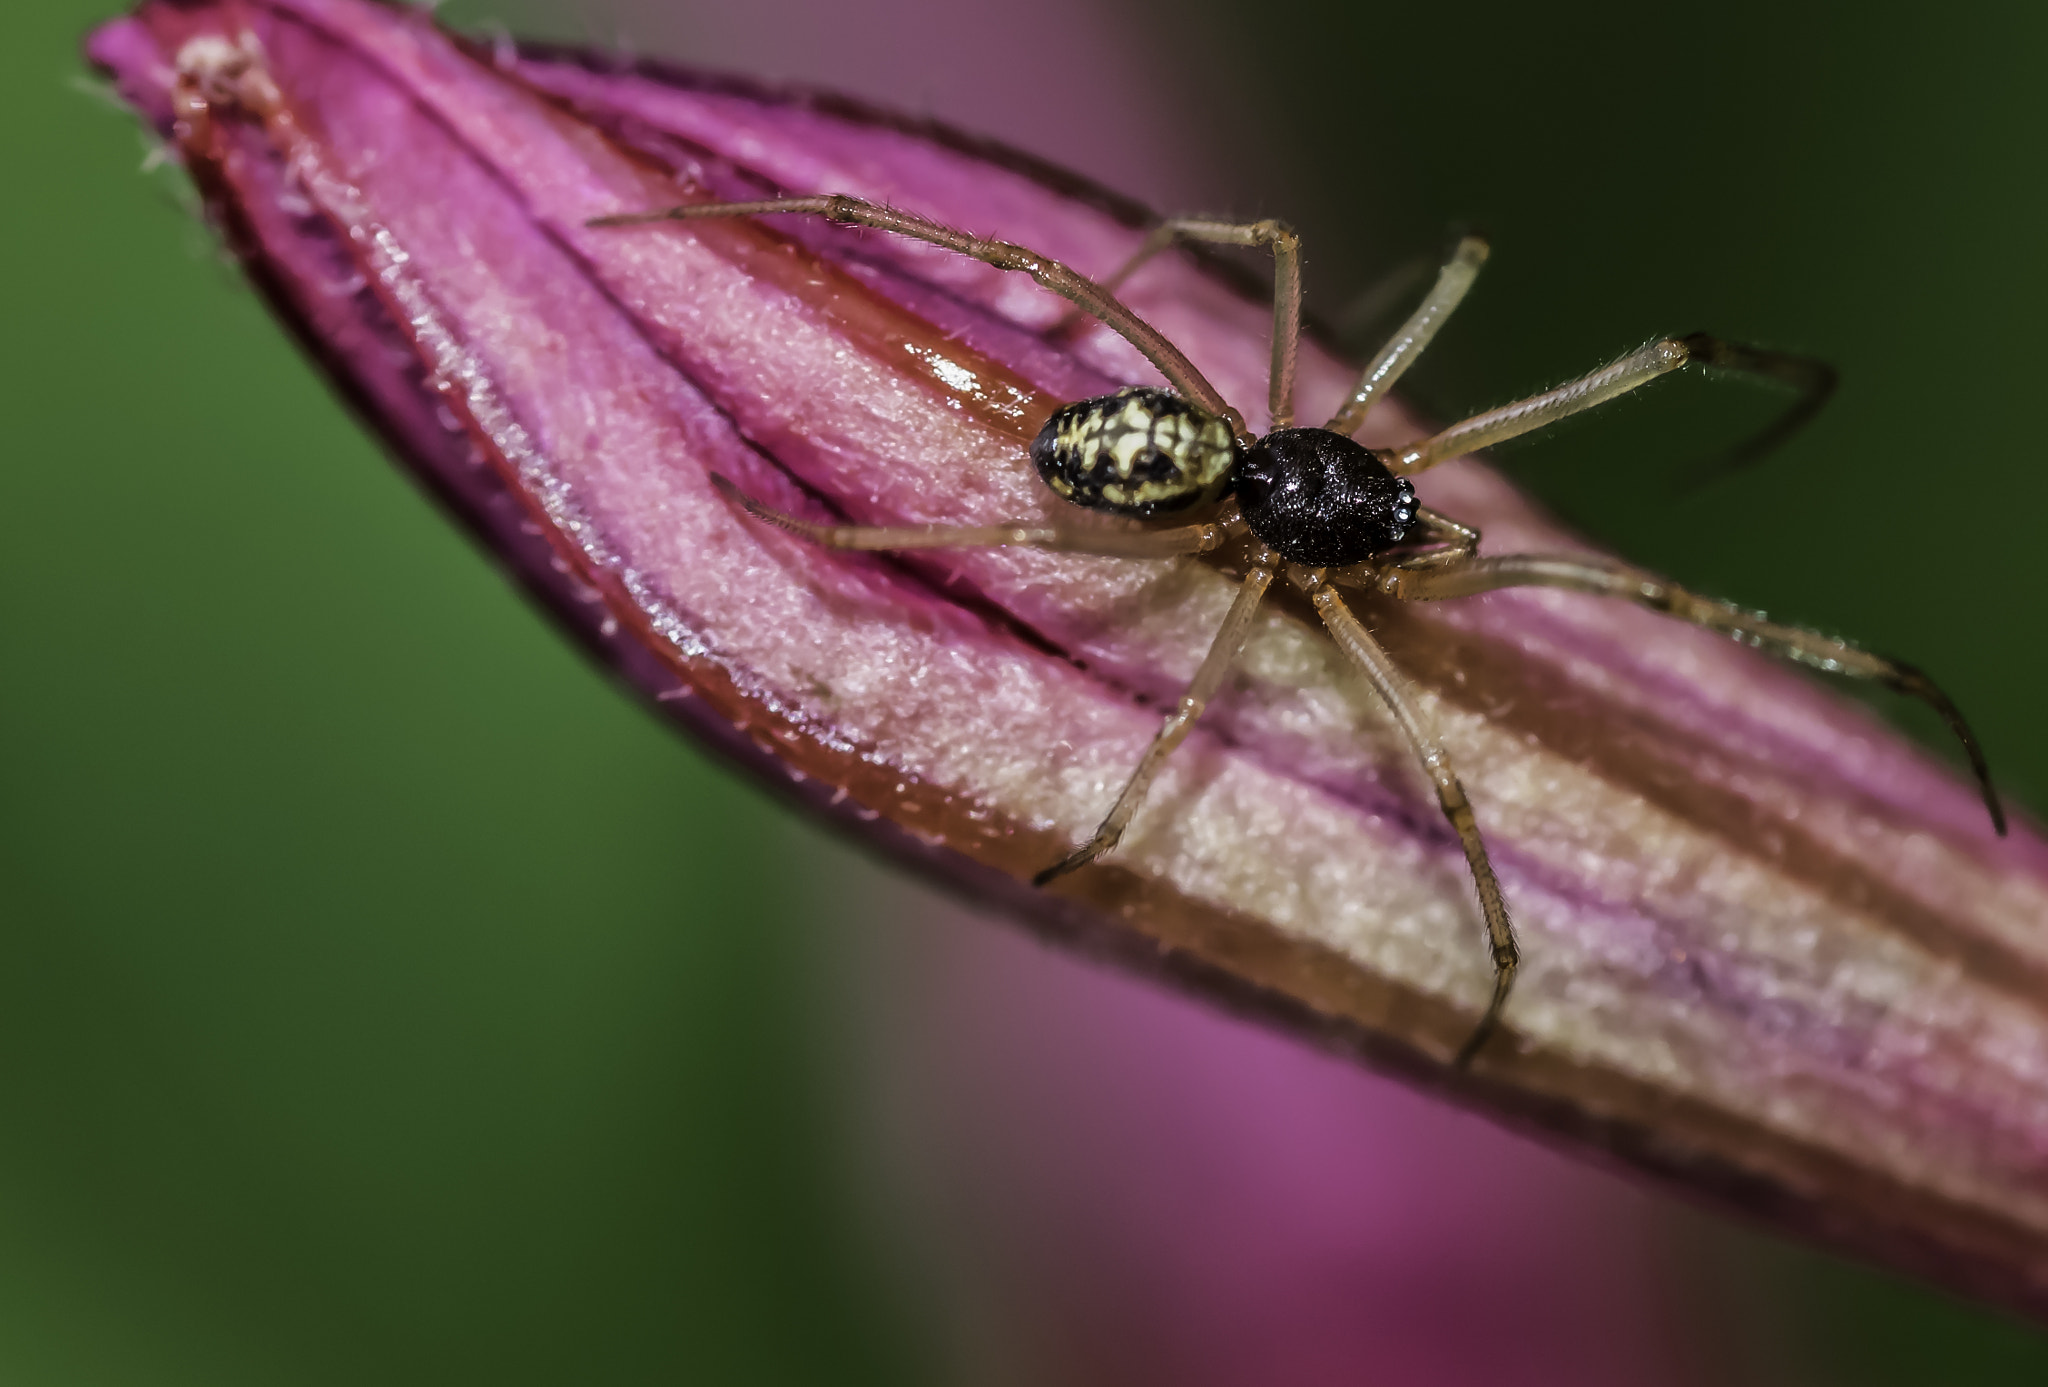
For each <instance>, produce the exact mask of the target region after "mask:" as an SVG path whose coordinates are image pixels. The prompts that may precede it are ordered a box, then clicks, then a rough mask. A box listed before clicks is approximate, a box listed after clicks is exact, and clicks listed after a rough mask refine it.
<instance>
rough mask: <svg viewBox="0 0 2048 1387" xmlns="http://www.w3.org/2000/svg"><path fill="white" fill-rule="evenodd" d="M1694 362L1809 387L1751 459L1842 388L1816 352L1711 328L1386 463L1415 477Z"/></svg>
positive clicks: (1748, 449)
mask: <svg viewBox="0 0 2048 1387" xmlns="http://www.w3.org/2000/svg"><path fill="white" fill-rule="evenodd" d="M1694 365H1696V366H1700V367H1704V368H1706V369H1708V370H1717V371H1731V372H1735V373H1738V374H1742V375H1748V376H1754V377H1757V378H1759V379H1764V380H1771V381H1776V382H1779V383H1780V384H1790V385H1794V386H1797V387H1798V388H1799V389H1800V390H1801V391H1802V392H1803V393H1802V397H1801V398H1800V399H1798V400H1795V401H1794V402H1793V404H1792V406H1791V408H1789V409H1788V410H1786V411H1785V413H1784V414H1783V415H1782V416H1781V417H1780V418H1779V419H1778V420H1777V421H1776V422H1775V423H1773V424H1772V425H1771V426H1770V427H1769V428H1767V429H1765V430H1764V431H1763V432H1762V433H1760V434H1758V435H1757V436H1756V437H1755V438H1753V439H1751V440H1749V442H1747V443H1745V444H1742V445H1741V446H1739V447H1738V448H1736V449H1735V450H1734V456H1735V457H1736V458H1737V459H1738V460H1739V461H1741V462H1745V463H1746V462H1752V461H1754V460H1755V459H1756V458H1758V457H1760V456H1762V454H1763V453H1764V452H1766V451H1768V450H1770V449H1772V448H1775V447H1777V446H1778V445H1779V444H1780V443H1783V442H1784V441H1785V440H1786V439H1787V438H1789V437H1791V436H1792V434H1793V433H1794V432H1795V431H1796V430H1798V429H1800V428H1802V427H1804V426H1805V424H1806V423H1807V421H1808V420H1810V419H1812V418H1813V416H1814V415H1815V414H1817V413H1819V411H1820V408H1821V406H1822V405H1824V404H1826V403H1827V399H1828V396H1829V395H1830V394H1832V393H1833V391H1834V388H1835V384H1834V382H1835V373H1834V370H1833V368H1832V367H1830V366H1828V365H1826V364H1825V363H1824V362H1819V361H1815V360H1814V359H1813V358H1811V357H1804V356H1793V355H1790V354H1789V353H1786V352H1774V351H1767V350H1765V349H1763V348H1761V347H1748V346H1743V345H1741V344H1740V343H1736V342H1725V341H1723V340H1721V339H1720V338H1718V337H1710V336H1708V335H1707V334H1706V333H1704V332H1695V333H1692V334H1691V335H1689V336H1686V337H1660V338H1659V339H1657V340H1656V341H1655V342H1652V343H1650V344H1649V345H1647V346H1644V347H1639V348H1637V349H1636V350H1635V351H1632V352H1630V353H1629V354H1628V355H1627V356H1625V357H1623V358H1621V360H1619V361H1616V362H1613V363H1611V364H1609V365H1606V366H1603V367H1601V368H1600V369H1599V370H1597V371H1593V372H1589V373H1588V374H1586V375H1584V376H1581V377H1579V379H1577V380H1574V381H1567V382H1566V383H1565V384H1563V385H1560V386H1558V387H1557V388H1556V389H1555V390H1546V391H1544V392H1543V393H1542V394H1540V395H1531V396H1530V397H1529V398H1528V399H1526V400H1516V401H1515V402H1514V403H1512V404H1506V405H1502V406H1501V407H1500V408H1498V409H1490V410H1487V411H1486V412H1485V413H1484V414H1475V415H1473V416H1472V417H1471V418H1470V419H1466V420H1463V421H1462V422H1460V423H1456V424H1453V425H1451V427H1449V428H1447V429H1444V430H1443V431H1441V432H1439V433H1435V434H1432V435H1430V436H1429V437H1428V438H1419V439H1417V440H1415V441H1414V442H1413V443H1408V444H1404V445H1403V446H1401V447H1398V448H1390V449H1388V450H1386V451H1385V452H1383V453H1381V454H1380V460H1381V461H1382V462H1384V463H1385V464H1386V465H1387V470H1388V471H1390V472H1392V473H1393V474H1394V475H1395V476H1397V477H1410V476H1413V475H1415V474H1416V473H1417V472H1423V471H1427V470H1428V469H1429V468H1432V467H1434V466H1436V465H1437V464H1438V463H1440V462H1446V461H1449V460H1450V459H1451V458H1455V457H1462V456H1464V455H1465V454H1466V453H1476V452H1478V451H1479V450H1480V449H1482V448H1491V447H1492V446H1493V445H1494V444H1496V443H1505V442H1506V441H1507V440H1509V439H1511V438H1519V437H1521V436H1522V435H1523V434H1525V433H1532V432H1534V431H1535V430H1537V429H1540V428H1543V427H1545V426H1546V425H1549V424H1554V423H1556V422H1558V421H1559V420H1560V419H1568V418H1570V417H1571V416H1572V415H1574V414H1583V413H1584V412H1585V411H1587V410H1589V409H1595V408H1598V407H1599V406H1600V405H1603V404H1606V403H1607V402H1608V401H1609V400H1614V399H1619V398H1620V397H1621V396H1623V395H1626V394H1628V393H1629V392H1630V391H1631V390H1635V389H1638V388H1640V387H1642V386H1645V385H1648V384H1649V383H1650V382H1651V381H1653V380H1656V379H1658V378H1659V377H1662V376H1667V375H1669V374H1671V372H1673V371H1677V370H1681V369H1683V368H1684V367H1686V366H1694ZM1339 417H1340V418H1341V417H1342V416H1341V415H1340V416H1339Z"/></svg>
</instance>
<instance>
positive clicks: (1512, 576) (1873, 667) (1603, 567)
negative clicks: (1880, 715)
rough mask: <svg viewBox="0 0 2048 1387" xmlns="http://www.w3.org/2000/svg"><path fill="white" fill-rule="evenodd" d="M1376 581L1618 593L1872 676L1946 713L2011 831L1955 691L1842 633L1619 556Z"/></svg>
mask: <svg viewBox="0 0 2048 1387" xmlns="http://www.w3.org/2000/svg"><path fill="white" fill-rule="evenodd" d="M1376 586H1377V587H1378V588H1379V590H1380V591H1382V592H1385V593H1387V594H1389V595H1391V596H1394V597H1398V598H1401V599H1403V600H1405V601H1410V602H1416V601H1423V602H1427V601H1435V600H1438V599H1441V598H1448V597H1471V596H1474V595H1475V594H1478V593H1482V592H1493V591H1496V590H1498V589H1500V588H1513V587H1548V588H1565V589H1568V590H1570V591H1573V592H1587V593H1592V594H1594V595H1596V596H1600V597H1618V598H1620V599H1622V600H1623V601H1625V602H1633V603H1635V604H1636V605H1637V606H1640V607H1647V608H1649V609H1650V610H1651V611H1653V612H1661V613H1663V614H1664V615H1666V616H1675V617H1677V618H1678V619H1679V620H1681V621H1689V622H1691V623H1692V624H1693V625H1695V626H1704V627H1706V628H1707V629H1708V630H1710V631H1719V632H1721V633H1722V634H1723V635H1726V636H1731V637H1733V638H1734V639H1736V640H1739V641H1741V642H1742V643H1743V644H1745V645H1753V646H1756V647H1758V648H1759V649H1762V650H1767V651H1769V652H1770V653H1771V654H1773V655H1777V656H1780V657H1782V658H1784V659H1787V660H1795V661H1797V662H1799V663H1800V664H1803V665H1811V666H1813V667H1814V668H1815V669H1820V670H1825V671H1827V672H1828V673H1830V674H1843V675H1847V676H1849V677H1850V678H1852V679H1869V680H1872V681H1873V682H1875V683H1879V684H1883V685H1884V686H1885V687H1887V688H1889V689H1893V690H1895V691H1897V692H1899V693H1902V694H1908V695H1910V696H1912V697H1914V698H1918V699H1920V700H1921V701H1922V702H1924V703H1926V704H1927V705H1928V706H1930V707H1931V708H1933V709H1934V711H1935V712H1936V713H1938V714H1940V716H1941V720H1942V721H1943V722H1945V723H1947V724H1948V728H1949V731H1951V732H1953V733H1954V734H1955V736H1956V740H1957V741H1959V742H1961V743H1962V745H1963V753H1964V755H1966V756H1967V757H1969V760H1970V770H1971V772H1972V773H1973V774H1974V775H1975V776H1976V777H1977V787H1978V790H1979V791H1980V792H1981V793H1982V795H1983V797H1984V807H1985V809H1986V810H1988V811H1989V812H1990V814H1991V824H1992V827H1993V828H1995V829H1997V831H1998V835H1999V837H2001V838H2002V837H2004V836H2005V828H2006V824H2005V806H2004V805H2003V804H2002V803H2001V802H2000V800H1999V798H1998V790H1997V788H1996V787H1995V786H1993V785H1992V783H1991V767H1990V765H1989V764H1988V763H1987V762H1986V761H1985V759H1984V752H1983V749H1982V748H1981V747H1979V746H1978V744H1977V738H1976V736H1975V735H1974V734H1973V733H1972V732H1971V731H1970V725H1969V724H1968V723H1967V722H1965V721H1964V720H1963V715H1962V712H1961V710H1960V709H1958V708H1957V707H1956V705H1955V704H1954V703H1953V702H1952V701H1950V699H1949V696H1948V695H1947V694H1945V693H1943V692H1942V691H1941V690H1940V689H1939V688H1938V687H1936V685H1935V683H1934V681H1933V680H1932V679H1929V678H1928V677H1927V676H1926V675H1925V674H1923V673H1921V672H1920V671H1919V670H1918V669H1916V668H1914V667H1913V666H1912V665H1909V664H1905V663H1904V662H1902V661H1899V660H1889V659H1886V658H1885V657H1884V656H1882V655H1874V654H1872V653H1871V652H1870V651H1868V650H1865V649H1863V648H1862V647H1861V646H1859V645H1856V644H1853V643H1852V642H1849V641H1845V640H1843V639H1841V638H1840V637H1838V636H1826V635H1822V634H1821V633H1820V632H1818V631H1809V630H1807V629H1806V628H1804V627H1801V626H1790V625H1787V624H1786V623H1784V622H1782V621H1772V620H1771V619H1770V618H1769V617H1767V616H1765V615H1764V614H1763V613H1762V612H1757V611H1751V610H1750V609H1748V608H1746V607H1738V606H1736V605H1735V604H1734V603H1732V602H1721V601H1717V600H1715V599H1714V598H1711V597H1702V596H1700V595H1699V594H1698V593H1695V592H1688V591H1687V590H1686V589H1684V588H1682V587H1679V586H1678V585H1677V584H1676V583H1670V582H1666V581H1665V580H1664V579H1662V578H1659V577H1657V576H1656V575H1654V574H1652V573H1647V572H1645V571H1643V570H1642V569H1639V568H1632V567H1630V566H1629V565H1627V564H1624V563H1619V562H1616V561H1614V560H1611V559H1598V558H1563V557H1553V556H1549V555H1543V554H1508V555H1503V556H1501V557H1499V558H1488V559H1480V558H1468V559H1466V560H1464V561H1462V562H1459V563H1454V564H1447V565H1443V566H1440V567H1433V568H1423V567H1420V566H1411V565H1404V564H1399V563H1397V564H1394V565H1391V566H1388V567H1386V568H1383V569H1382V570H1381V572H1380V575H1379V578H1378V580H1377V583H1376Z"/></svg>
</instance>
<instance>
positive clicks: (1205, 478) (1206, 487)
mask: <svg viewBox="0 0 2048 1387" xmlns="http://www.w3.org/2000/svg"><path fill="white" fill-rule="evenodd" d="M1031 461H1032V462H1033V463H1035V464H1036V465H1037V467H1038V475H1039V476H1041V477H1043V478H1045V484H1046V485H1047V486H1049V487H1051V488H1052V489H1053V491H1054V492H1056V493H1057V494H1058V495H1060V496H1061V497H1062V498H1064V499H1066V500H1069V501H1072V502H1073V503H1074V504H1075V505H1077V506H1086V507H1087V508H1088V509H1090V510H1100V511H1108V512H1110V513H1111V514H1113V515H1129V516H1138V517H1144V516H1148V515H1159V514H1161V513H1163V512H1166V511H1177V510H1185V509H1186V508H1187V507H1189V506H1193V505H1198V504H1200V503H1202V502H1204V501H1217V500H1221V499H1222V498H1223V497H1224V496H1225V495H1227V494H1228V493H1229V491H1230V483H1231V474H1232V472H1233V470H1234V469H1235V468H1236V466H1237V463H1238V449H1237V440H1236V438H1234V437H1233V436H1232V435H1231V431H1230V426H1229V425H1227V424H1225V423H1224V422H1223V421H1222V420H1221V419H1218V418H1217V417H1216V416H1215V415H1213V414H1209V413H1207V412H1206V411H1204V410H1201V409H1198V408H1197V407H1196V406H1194V405H1191V404H1189V403H1188V402H1187V401H1186V400H1183V399H1182V398H1180V396H1178V395H1175V394H1172V393H1170V392H1168V391H1165V390H1157V389H1153V388H1152V387H1150V386H1142V385H1134V386H1131V387H1129V388H1128V389H1124V390H1119V391H1117V392H1116V394H1114V395H1104V396H1101V397H1100V398H1098V399H1093V400H1082V401H1081V402H1079V403H1078V404H1071V405H1067V406H1066V407H1064V408H1062V409H1059V410H1055V411H1054V412H1053V416H1052V418H1050V419H1048V420H1046V421H1045V427H1044V428H1042V429H1040V430H1039V431H1038V437H1037V438H1036V439H1034V440H1033V441H1032V444H1031Z"/></svg>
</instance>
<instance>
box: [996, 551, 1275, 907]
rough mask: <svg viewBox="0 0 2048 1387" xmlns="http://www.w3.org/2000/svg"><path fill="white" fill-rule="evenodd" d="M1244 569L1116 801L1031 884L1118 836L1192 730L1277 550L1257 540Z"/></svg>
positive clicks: (1265, 584) (1269, 576) (1237, 647)
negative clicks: (1204, 649) (1183, 687)
mask: <svg viewBox="0 0 2048 1387" xmlns="http://www.w3.org/2000/svg"><path fill="white" fill-rule="evenodd" d="M1250 564H1251V568H1250V571H1249V572H1247V573H1246V574H1245V575H1244V581H1243V583H1241V584H1240V585H1239V587H1238V589H1237V597H1236V599H1235V600H1234V601H1233V602H1232V603H1231V604H1230V611H1229V613H1228V614H1227V615H1226V616H1225V617H1224V618H1223V626H1222V628H1221V629H1220V630H1218V631H1217V632H1216V639H1215V640H1214V641H1212V642H1211V643H1210V645H1209V653H1208V654H1207V655H1206V656H1204V657H1203V660H1202V665H1201V668H1199V669H1197V670H1196V671H1195V677H1194V679H1193V680H1191V681H1190V682H1189V684H1188V688H1187V692H1186V693H1184V694H1182V695H1181V696H1180V703H1179V704H1178V705H1177V706H1176V707H1175V708H1174V710H1173V712H1172V713H1171V714H1170V715H1169V716H1168V717H1167V719H1166V723H1165V725H1164V726H1162V727H1161V728H1160V729H1159V735H1158V736H1156V737H1154V738H1153V739H1152V745H1151V746H1149V747H1147V748H1146V749H1145V755H1144V757H1143V758H1142V759H1141V760H1140V761H1139V762H1138V768H1137V769H1136V770H1135V771H1133V772H1131V778H1130V779H1129V780H1128V781H1126V782H1125V783H1124V788H1123V793H1121V794H1119V795H1118V796H1117V797H1116V804H1115V805H1114V806H1113V807H1112V808H1111V809H1110V811H1109V816H1108V817H1107V818H1105V819H1104V820H1103V821H1102V826H1101V827H1100V828H1098V829H1096V830H1095V835H1094V836H1093V837H1092V838H1090V839H1089V840H1088V841H1087V842H1085V843H1083V844H1082V845H1081V846H1080V847H1078V848H1076V849H1075V850H1074V851H1073V852H1071V853H1069V854H1068V855H1067V856H1066V857H1064V858H1062V859H1061V860H1060V861H1058V862H1056V863H1054V864H1053V865H1052V866H1050V867H1047V868H1046V869H1045V870H1044V871H1042V872H1040V873H1039V874H1038V875H1037V876H1035V877H1033V878H1032V882H1031V884H1032V885H1034V886H1043V885H1045V884H1046V883H1047V882H1049V881H1051V880H1053V879H1054V878H1055V877H1062V876H1065V875H1066V874H1067V873H1068V872H1071V871H1074V870H1076V869H1078V868H1081V867H1085V866H1086V865H1088V864H1089V863H1090V862H1093V861H1094V860H1095V859H1096V858H1098V857H1100V856H1102V854H1104V853H1106V852H1108V851H1109V850H1110V849H1111V848H1113V847H1115V846H1116V845H1117V843H1118V842H1120V841H1121V840H1122V839H1123V836H1124V830H1125V829H1127V828H1129V827H1130V824H1131V819H1132V817H1133V816H1134V815H1136V814H1137V812H1138V806H1140V805H1141V804H1143V803H1144V802H1145V793H1146V791H1148V790H1150V789H1151V788H1152V781H1153V779H1154V778H1155V777H1156V776H1157V775H1158V774H1159V770H1160V767H1162V766H1164V765H1165V764H1166V758H1167V757H1168V756H1170V755H1172V754H1173V749H1174V748H1175V747H1177V746H1179V745H1180V744H1181V743H1182V742H1183V741H1185V740H1186V738H1187V735H1188V733H1189V732H1191V731H1193V730H1194V726H1195V719H1196V718H1199V717H1200V716H1201V715H1202V709H1203V708H1205V707H1207V706H1208V703H1209V700H1210V699H1212V698H1214V697H1215V696H1216V690H1217V689H1219V688H1221V687H1222V686H1223V679H1224V676H1225V675H1227V674H1229V673H1230V666H1231V665H1232V663H1234V662H1235V661H1236V659H1237V657H1238V654H1239V652H1240V651H1242V650H1243V649H1244V643H1245V641H1246V640H1247V639H1248V638H1249V637H1250V635H1251V629H1252V618H1253V617H1254V616H1255V615H1257V613H1258V610H1259V602H1260V600H1261V599H1262V598H1264V597H1265V595H1266V589H1268V588H1270V587H1271V586H1272V585H1273V575H1274V573H1275V572H1276V571H1277V570H1278V568H1279V566H1280V556H1279V555H1278V554H1276V553H1274V552H1273V551H1272V550H1270V549H1268V548H1266V547H1265V546H1264V545H1260V546H1258V548H1257V550H1256V552H1254V553H1253V554H1252V555H1251V557H1250Z"/></svg>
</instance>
